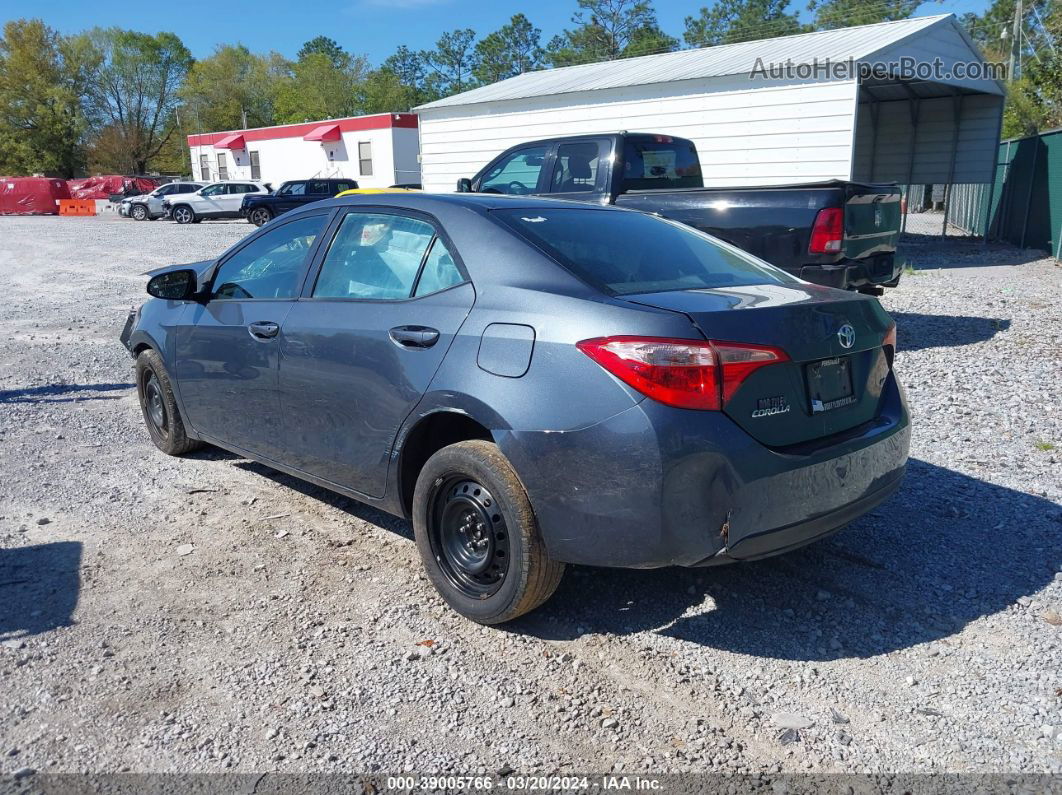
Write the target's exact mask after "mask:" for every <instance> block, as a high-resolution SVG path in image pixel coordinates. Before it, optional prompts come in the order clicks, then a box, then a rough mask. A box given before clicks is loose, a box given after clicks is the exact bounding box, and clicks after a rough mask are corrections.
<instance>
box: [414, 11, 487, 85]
mask: <svg viewBox="0 0 1062 795" xmlns="http://www.w3.org/2000/svg"><path fill="white" fill-rule="evenodd" d="M475 40H476V32H475V31H474V30H472V29H471V28H462V29H459V30H451V31H449V32H448V33H444V34H442V36H440V37H439V40H438V41H437V42H436V43H435V49H434V50H425V51H424V52H422V53H421V54H420V57H421V59H422V61H423V63H424V65H425V66H426V67H427V69H428V75H427V78H426V80H425V85H426V88H427V91H428V93H430V94H434V95H435V96H437V97H448V96H450V95H451V94H458V93H460V92H462V91H467V90H468V89H470V88H473V87H475V74H474V73H475V71H476V68H477V67H478V65H479V56H478V55H477V53H476V48H475V46H474V42H475Z"/></svg>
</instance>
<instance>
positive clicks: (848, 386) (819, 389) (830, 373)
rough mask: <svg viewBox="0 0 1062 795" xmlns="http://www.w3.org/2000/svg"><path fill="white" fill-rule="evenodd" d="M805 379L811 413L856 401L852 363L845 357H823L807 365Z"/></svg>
mask: <svg viewBox="0 0 1062 795" xmlns="http://www.w3.org/2000/svg"><path fill="white" fill-rule="evenodd" d="M807 381H808V399H809V400H810V401H811V413H812V414H821V413H822V412H824V411H832V410H833V409H839V408H841V407H842V406H850V405H852V404H853V403H855V402H856V398H855V395H854V394H853V390H852V365H851V362H850V360H849V359H848V358H846V357H843V356H842V357H837V358H834V359H823V360H822V361H819V362H812V363H811V364H809V365H807Z"/></svg>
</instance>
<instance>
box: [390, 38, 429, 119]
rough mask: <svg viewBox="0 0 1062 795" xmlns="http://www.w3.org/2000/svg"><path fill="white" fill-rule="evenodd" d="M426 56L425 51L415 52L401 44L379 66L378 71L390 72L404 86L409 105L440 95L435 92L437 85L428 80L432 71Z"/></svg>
mask: <svg viewBox="0 0 1062 795" xmlns="http://www.w3.org/2000/svg"><path fill="white" fill-rule="evenodd" d="M426 56H427V54H426V53H424V52H415V51H413V50H411V49H409V47H407V46H406V45H404V44H403V45H400V46H399V48H398V49H397V50H395V52H394V54H393V55H391V56H390V57H389V58H388V59H387V60H386V61H384V62H383V65H382V66H381V67H380V71H382V72H390V73H391V74H393V75H394V76H395V77H396V78H397V79H398V82H399V83H400V84H401V85H403V86H405V87H406V89H407V90H408V91H409V102H410V107H415V106H417V105H422V104H424V103H425V102H431V101H432V100H436V99H439V96H440V95H439V94H438V93H437V91H438V86H437V85H434V84H433V83H432V82H431V81H430V80H429V78H430V77H431V75H432V74H433V73H432V70H431V68H430V67H429V66H428V64H427V58H426Z"/></svg>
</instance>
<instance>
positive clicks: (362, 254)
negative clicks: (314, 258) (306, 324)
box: [313, 212, 435, 300]
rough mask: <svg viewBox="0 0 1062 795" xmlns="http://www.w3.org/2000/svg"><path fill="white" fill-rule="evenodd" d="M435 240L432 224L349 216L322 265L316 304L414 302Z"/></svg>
mask: <svg viewBox="0 0 1062 795" xmlns="http://www.w3.org/2000/svg"><path fill="white" fill-rule="evenodd" d="M434 237H435V228H434V227H433V226H432V225H431V224H429V223H427V222H426V221H420V220H417V219H416V218H407V217H405V216H401V215H385V214H382V213H359V212H354V213H348V214H347V216H346V217H345V218H344V219H343V223H342V224H341V225H340V227H339V231H338V232H337V233H336V236H335V238H334V239H333V240H332V245H331V246H330V247H329V249H328V254H327V255H326V256H325V258H324V262H323V263H322V264H321V275H320V276H319V277H318V279H317V284H316V286H315V287H314V291H313V295H314V297H315V298H372V299H379V300H388V299H390V300H393V299H399V298H409V297H410V293H411V292H412V290H413V284H414V282H415V281H416V279H417V273H418V272H419V271H420V265H421V262H422V261H423V259H424V253H425V252H426V251H427V250H428V246H429V245H431V241H432V238H434Z"/></svg>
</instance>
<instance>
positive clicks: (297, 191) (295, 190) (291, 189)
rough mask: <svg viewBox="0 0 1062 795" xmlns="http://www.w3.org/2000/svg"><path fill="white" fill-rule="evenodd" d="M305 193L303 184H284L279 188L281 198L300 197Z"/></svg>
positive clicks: (304, 184)
mask: <svg viewBox="0 0 1062 795" xmlns="http://www.w3.org/2000/svg"><path fill="white" fill-rule="evenodd" d="M304 193H306V183H305V182H286V183H284V184H283V185H281V186H280V195H281V196H302V195H303V194H304Z"/></svg>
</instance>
